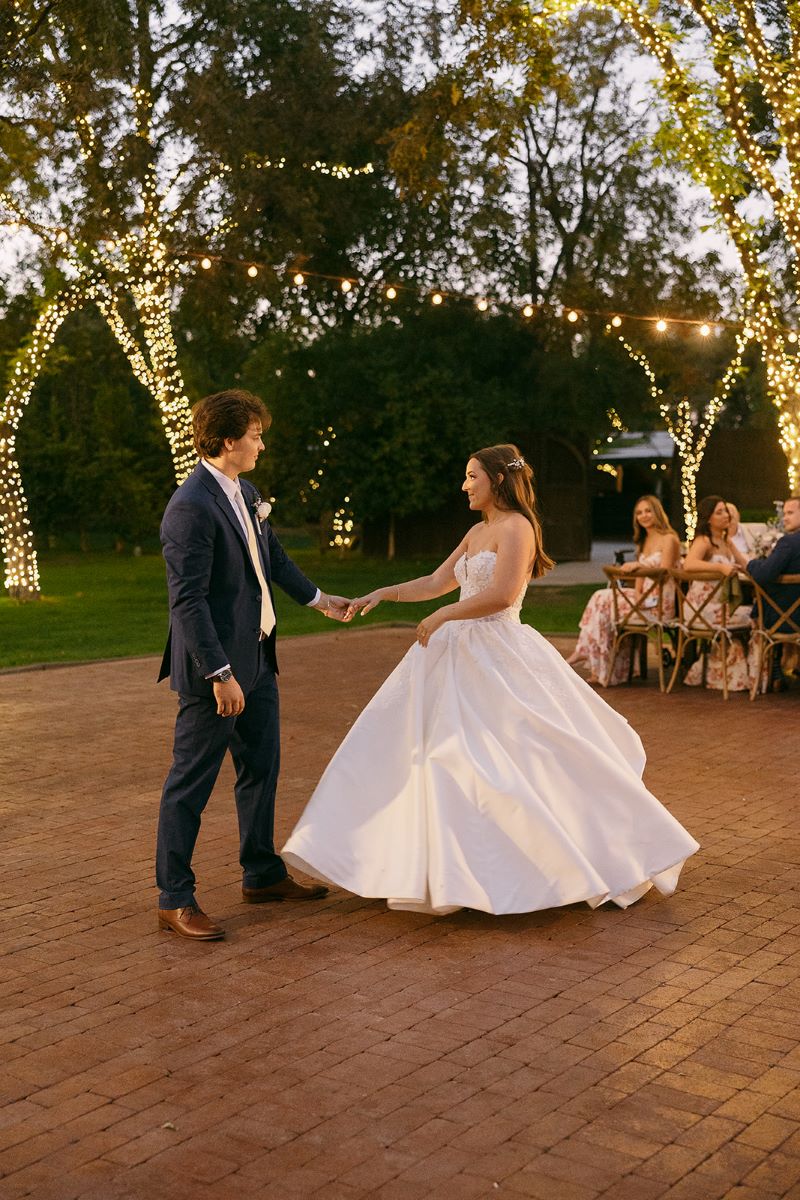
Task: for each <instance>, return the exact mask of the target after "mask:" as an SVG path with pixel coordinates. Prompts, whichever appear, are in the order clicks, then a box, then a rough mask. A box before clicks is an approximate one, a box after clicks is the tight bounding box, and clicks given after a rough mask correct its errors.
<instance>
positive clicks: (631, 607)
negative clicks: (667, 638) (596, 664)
mask: <svg viewBox="0 0 800 1200" xmlns="http://www.w3.org/2000/svg"><path fill="white" fill-rule="evenodd" d="M603 571H604V572H605V575H606V577H607V579H608V583H609V587H610V589H611V602H612V610H613V617H614V644H613V646H612V648H611V659H610V661H609V666H608V677H609V679H610V678H611V676H612V673H613V671H614V663H615V662H616V661H617V655H618V654H619V651H620V647H621V646H622V644H623V643H624V642H625V640H626V639H628V638H629V639H631V642H632V644H631V660H630V666H629V668H628V683H630V682H631V680H632V679H633V673H634V667H635V658H636V656H637V652H638V659H639V675H640V676H641V678H642V679H646V678H647V644H648V641H649V639H650V637H651V635H652V636H653V637H654V638H655V641H656V650H657V656H658V686H659V687H660V689H661V691H662V692H663V691H664V642H663V639H664V585H665V583H666V582H667V580H668V578H669V572H668V571H666V570H665V569H664V568H663V567H635V568H633V569H628V570H623V569H622V567H603ZM637 580H641V581H642V583H641V585H640V590H639V591H638V592H637V590H636V581H637ZM626 584H628V585H630V586H627V587H626V586H625V585H626Z"/></svg>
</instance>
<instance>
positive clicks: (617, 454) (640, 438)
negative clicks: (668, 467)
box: [592, 429, 675, 462]
mask: <svg viewBox="0 0 800 1200" xmlns="http://www.w3.org/2000/svg"><path fill="white" fill-rule="evenodd" d="M674 453H675V443H674V442H673V440H672V438H671V437H670V435H669V434H668V433H667V432H666V430H664V429H653V430H651V431H650V432H649V433H618V434H615V435H614V440H613V442H606V444H605V446H601V447H599V448H598V452H597V453H595V454H593V455H592V457H593V459H594V461H595V462H621V461H627V462H632V461H635V460H637V459H638V460H640V461H643V462H652V461H653V460H654V459H665V458H666V459H671V458H672V457H673V455H674Z"/></svg>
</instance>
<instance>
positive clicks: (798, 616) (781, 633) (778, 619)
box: [748, 575, 800, 700]
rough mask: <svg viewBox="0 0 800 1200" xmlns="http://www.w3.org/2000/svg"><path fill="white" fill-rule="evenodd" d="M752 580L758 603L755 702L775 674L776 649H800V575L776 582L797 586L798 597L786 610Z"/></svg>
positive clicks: (782, 577)
mask: <svg viewBox="0 0 800 1200" xmlns="http://www.w3.org/2000/svg"><path fill="white" fill-rule="evenodd" d="M748 578H749V582H750V583H751V584H752V586H753V594H754V597H755V602H756V612H757V616H756V623H755V625H754V627H753V631H752V637H753V638H754V639H755V645H756V665H755V671H754V673H753V681H752V683H751V684H750V699H751V700H755V698H756V696H757V695H758V693H759V691H760V690H761V684H762V682H763V681H764V680H765V679H767V680H768V679H769V678H770V676H771V674H772V657H773V655H774V653H775V647H776V646H798V647H800V575H779V576H778V578H777V579H776V580H775V582H776V583H778V584H781V585H784V584H786V585H792V584H794V585H795V586H796V587H797V588H798V593H797V597H796V599H795V600H793V601H792V602H791V603H789V604H787V605H786V606H785V607H784V605H783V603H782V602H781V601H780V600H776V599H775V598H774V596H771V595H769V593H768V592H765V591H764V589H763V587H762V586H761V584H759V583H756V581H755V579H751V578H750V577H748Z"/></svg>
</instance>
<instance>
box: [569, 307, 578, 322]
mask: <svg viewBox="0 0 800 1200" xmlns="http://www.w3.org/2000/svg"><path fill="white" fill-rule="evenodd" d="M577 319H578V314H577V313H576V312H575V309H574V308H571V309H570V310H569V312H568V313H567V320H568V321H569V322H571V324H573V325H574V324H575V322H576V321H577Z"/></svg>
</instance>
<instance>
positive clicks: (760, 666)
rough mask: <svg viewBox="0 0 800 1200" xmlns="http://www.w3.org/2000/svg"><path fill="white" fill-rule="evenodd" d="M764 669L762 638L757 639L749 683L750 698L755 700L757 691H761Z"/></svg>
mask: <svg viewBox="0 0 800 1200" xmlns="http://www.w3.org/2000/svg"><path fill="white" fill-rule="evenodd" d="M763 670H764V639H763V638H759V639H758V652H757V654H756V669H755V671H754V673H753V680H752V682H751V684H750V699H751V700H755V698H756V696H757V695H758V693H759V692H760V691H761V675H762V672H763Z"/></svg>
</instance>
